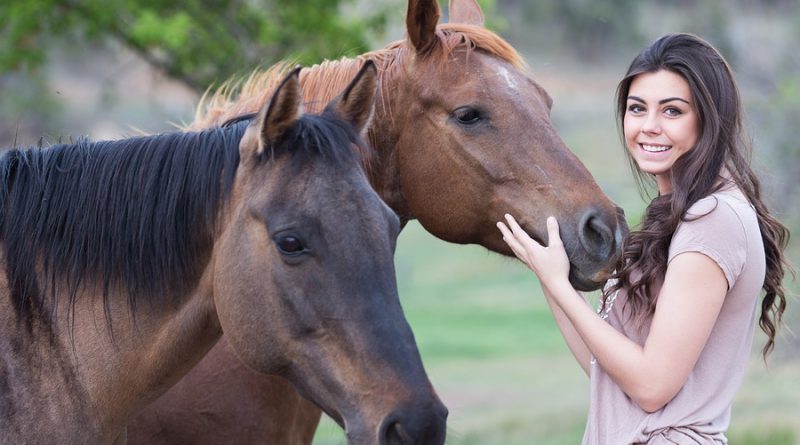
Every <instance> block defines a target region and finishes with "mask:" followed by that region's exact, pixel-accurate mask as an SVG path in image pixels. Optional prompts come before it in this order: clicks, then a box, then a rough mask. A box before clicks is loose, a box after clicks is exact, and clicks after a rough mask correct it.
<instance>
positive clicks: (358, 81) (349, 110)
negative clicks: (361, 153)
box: [325, 60, 378, 133]
mask: <svg viewBox="0 0 800 445" xmlns="http://www.w3.org/2000/svg"><path fill="white" fill-rule="evenodd" d="M377 87H378V70H377V68H375V62H373V61H372V60H367V61H366V62H364V65H363V66H362V67H361V69H360V70H359V71H358V73H357V74H356V77H355V78H353V80H352V81H350V84H349V85H347V87H346V88H345V89H344V91H342V93H341V94H340V95H339V96H337V97H336V98H335V99H333V100H332V101H331V102H330V103H329V104H328V106H327V107H325V108H326V109H327V110H329V111H331V112H333V113H336V114H337V115H338V116H339V117H341V118H342V119H343V120H344V121H346V122H349V123H350V124H352V125H353V128H355V130H356V131H357V132H359V133H360V132H361V130H363V129H364V127H365V126H366V125H367V122H369V118H370V116H371V115H372V107H373V104H374V103H375V93H376V90H377Z"/></svg>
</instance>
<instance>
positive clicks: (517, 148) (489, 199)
mask: <svg viewBox="0 0 800 445" xmlns="http://www.w3.org/2000/svg"><path fill="white" fill-rule="evenodd" d="M439 15H440V13H439V6H438V2H437V1H436V0H411V1H410V2H409V6H408V14H407V19H406V27H407V34H408V36H407V38H406V39H404V40H401V41H398V42H395V43H393V44H390V45H389V46H387V47H386V48H384V49H382V50H379V51H375V52H371V53H367V54H364V55H362V56H359V57H358V58H356V59H343V60H339V61H334V62H330V61H328V62H324V63H322V64H320V65H315V66H314V67H311V68H309V69H305V70H303V72H302V73H301V82H302V84H303V87H304V92H305V93H304V94H305V100H306V103H307V104H308V105H310V106H315V105H316V106H319V105H318V104H324V103H326V102H327V100H328V99H329V98H330V97H332V95H333V94H335V91H337V88H338V87H339V86H340V85H341V84H342V82H343V79H348V78H349V77H348V76H352V73H353V72H355V71H356V70H358V68H359V67H360V66H361V64H363V63H364V61H366V60H374V61H375V62H376V63H377V65H378V71H379V85H380V86H379V93H378V98H377V104H376V110H375V115H374V117H373V119H372V121H371V122H370V124H369V125H368V127H367V132H368V137H369V141H370V144H371V145H372V146H373V147H374V149H375V150H376V152H377V159H375V160H373V162H371V163H370V164H369V166H368V167H369V176H370V182H371V183H372V186H373V187H374V188H375V189H376V190H377V191H378V193H379V194H380V195H381V197H382V198H383V199H384V201H386V203H387V204H389V206H391V207H392V209H394V210H395V212H397V214H398V215H399V216H400V218H401V222H403V223H405V222H407V221H409V220H411V219H417V220H419V222H420V223H421V224H422V226H423V227H425V229H426V230H428V231H429V232H430V233H432V234H433V235H435V236H437V237H439V238H441V239H443V240H446V241H450V242H454V243H464V244H466V243H475V244H480V245H483V246H485V247H487V248H488V249H490V250H493V251H495V252H499V253H501V254H504V255H511V254H512V252H511V251H510V250H509V248H508V246H507V245H506V244H505V243H504V242H503V241H502V239H501V237H500V235H499V233H498V232H497V229H496V227H495V223H496V222H497V221H500V220H501V219H502V217H503V214H504V213H510V214H512V215H514V216H515V217H516V218H517V220H518V221H520V222H521V225H522V226H523V227H524V228H525V229H526V231H528V232H529V233H530V235H531V236H532V237H533V238H535V239H537V240H539V241H540V242H541V241H546V237H547V231H546V228H545V220H546V217H547V216H550V215H553V216H555V217H556V218H557V219H558V221H559V226H560V228H561V236H562V237H563V240H564V244H565V245H566V248H567V253H568V254H569V257H570V261H571V264H572V268H571V271H570V280H571V282H572V284H573V285H574V286H575V287H576V288H578V289H582V290H591V289H596V288H598V287H600V286H601V285H602V284H603V282H604V281H605V279H606V278H607V276H608V274H609V273H610V271H611V270H610V269H611V268H613V266H614V264H615V261H616V258H617V255H618V252H619V249H620V243H621V241H622V238H623V236H624V234H625V233H626V231H627V226H626V224H625V221H624V218H623V217H622V212H621V209H620V208H619V207H617V206H616V205H615V204H614V203H613V202H611V201H610V200H609V198H608V197H607V196H606V195H605V194H604V193H603V192H602V191H601V189H600V188H599V186H598V185H597V183H596V182H595V180H594V178H592V176H591V174H590V173H589V172H588V170H587V169H586V168H585V166H584V165H583V164H582V163H581V162H580V161H579V160H578V159H577V158H576V157H575V155H574V154H573V153H572V152H571V151H570V150H569V149H568V148H567V147H566V145H565V144H564V142H563V141H562V140H561V138H560V137H559V135H558V134H557V133H556V131H555V129H554V128H553V123H552V121H551V119H550V108H551V105H552V100H551V98H550V96H549V95H548V94H547V92H546V91H545V90H544V89H543V88H542V87H541V86H540V85H539V84H538V83H536V81H535V80H534V79H533V77H532V76H531V74H530V73H529V71H528V69H527V68H526V66H525V63H524V62H523V61H522V58H521V57H520V55H519V54H518V53H517V52H516V50H514V48H513V47H511V46H510V45H509V44H508V43H507V42H506V41H504V40H503V39H502V38H500V37H499V36H498V35H496V34H495V33H493V32H491V31H489V30H488V29H486V28H485V27H484V26H483V13H482V11H481V10H480V7H479V6H478V5H477V3H475V1H474V0H451V2H450V22H449V23H446V24H439ZM283 69H284V68H283V67H282V66H280V65H279V66H277V67H275V68H273V69H272V70H270V71H268V72H267V73H266V74H255V75H253V76H252V77H251V78H250V79H249V80H248V81H247V82H246V83H245V84H244V85H243V86H242V88H241V89H240V90H239V95H238V97H236V98H235V99H230V98H229V97H228V96H229V95H230V94H229V93H230V91H227V90H223V91H221V92H220V93H218V94H217V95H215V96H213V97H211V98H208V99H207V100H205V102H204V104H202V106H201V107H199V108H198V114H197V117H196V119H195V123H194V124H193V125H194V126H195V127H205V126H208V125H212V124H214V123H215V122H220V121H222V120H225V119H227V118H230V117H231V116H235V115H237V114H241V113H243V112H246V111H251V110H253V109H256V108H258V106H259V105H260V104H261V103H263V101H264V100H265V99H266V98H267V97H269V94H270V91H271V89H272V87H273V85H274V81H275V80H274V79H275V78H276V74H277V73H281V72H282V71H283Z"/></svg>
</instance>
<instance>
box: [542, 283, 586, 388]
mask: <svg viewBox="0 0 800 445" xmlns="http://www.w3.org/2000/svg"><path fill="white" fill-rule="evenodd" d="M542 291H543V292H544V297H545V299H546V300H547V304H548V305H549V306H550V311H551V312H552V313H553V318H554V319H555V321H556V325H557V326H558V329H559V331H561V336H562V337H564V342H565V343H566V344H567V347H568V348H569V350H570V352H572V355H573V356H574V357H575V360H577V361H578V364H579V365H581V368H583V372H585V373H586V375H589V360H591V358H592V353H591V352H589V348H587V347H586V343H584V342H583V339H582V338H581V336H580V335H579V334H578V331H576V330H575V327H574V326H572V322H571V321H570V320H569V317H567V314H566V313H564V311H563V310H561V307H560V306H559V305H558V303H557V302H556V301H555V299H554V298H553V296H552V295H550V291H548V290H547V289H546V288H545V287H544V286H542Z"/></svg>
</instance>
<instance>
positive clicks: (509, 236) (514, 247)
mask: <svg viewBox="0 0 800 445" xmlns="http://www.w3.org/2000/svg"><path fill="white" fill-rule="evenodd" d="M497 228H498V229H500V232H501V233H502V234H503V241H505V242H506V244H508V247H510V248H511V251H512V252H514V255H516V256H517V258H519V259H520V260H522V261H523V262H525V263H527V262H528V255H527V252H526V251H525V247H523V246H522V244H521V243H520V242H519V241H518V240H517V238H516V237H515V236H514V234H513V233H512V232H511V229H509V228H508V227H507V226H506V225H505V224H503V223H502V222H498V223H497Z"/></svg>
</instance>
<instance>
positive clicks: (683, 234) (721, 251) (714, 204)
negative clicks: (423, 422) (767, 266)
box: [669, 196, 747, 289]
mask: <svg viewBox="0 0 800 445" xmlns="http://www.w3.org/2000/svg"><path fill="white" fill-rule="evenodd" d="M687 215H688V216H687V221H683V222H681V223H680V224H678V228H677V229H676V230H675V234H674V235H673V236H672V242H671V243H670V246H669V261H672V259H673V258H675V257H676V256H678V255H680V254H681V253H684V252H699V253H702V254H703V255H706V256H707V257H709V258H711V259H712V260H713V261H714V262H716V263H717V264H718V265H719V267H720V269H722V272H723V273H724V274H725V279H726V280H727V281H728V289H730V288H732V287H733V285H734V284H735V283H736V279H737V278H738V277H739V274H740V273H741V272H742V269H743V268H744V264H745V260H746V248H747V238H746V233H745V229H744V225H743V224H742V221H741V219H740V216H739V215H738V214H737V212H736V209H734V208H733V207H732V206H731V205H730V204H729V203H727V202H726V201H725V200H724V199H719V198H717V197H715V196H710V197H707V198H704V199H701V200H699V201H697V202H696V203H695V204H694V205H693V206H692V207H691V208H690V209H689V211H688V212H687Z"/></svg>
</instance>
